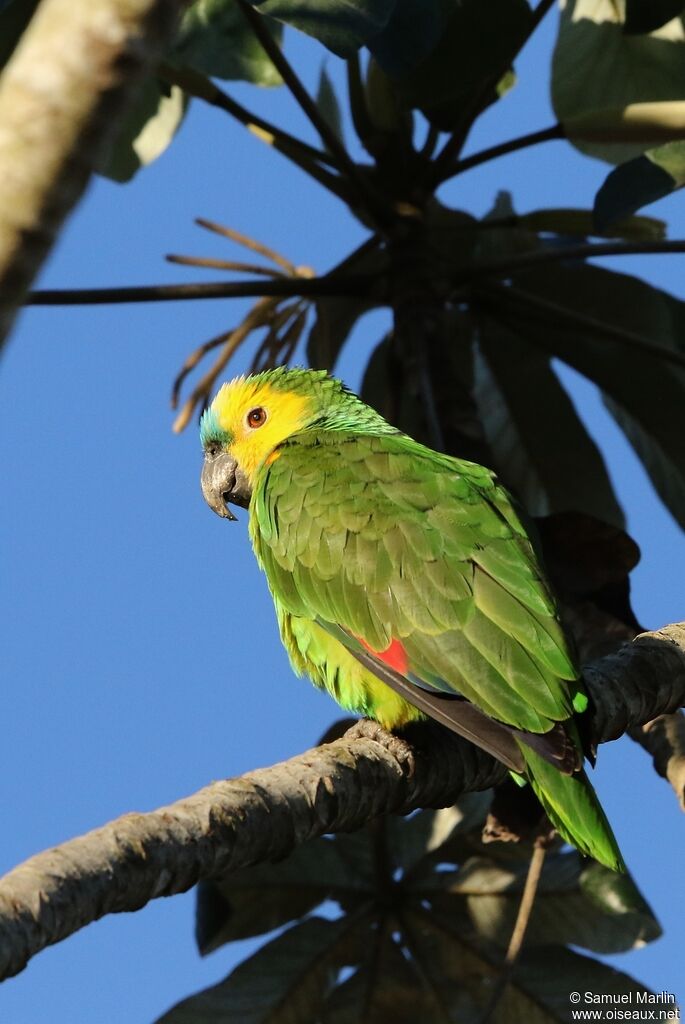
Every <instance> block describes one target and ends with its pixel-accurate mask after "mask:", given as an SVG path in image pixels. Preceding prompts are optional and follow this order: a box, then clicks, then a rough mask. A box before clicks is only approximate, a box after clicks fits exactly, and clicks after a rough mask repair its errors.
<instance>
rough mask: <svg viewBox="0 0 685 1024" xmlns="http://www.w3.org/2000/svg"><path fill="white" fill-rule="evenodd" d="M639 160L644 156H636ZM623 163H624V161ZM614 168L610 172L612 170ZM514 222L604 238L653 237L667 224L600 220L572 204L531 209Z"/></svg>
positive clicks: (630, 219) (635, 219) (558, 232)
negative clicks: (569, 205)
mask: <svg viewBox="0 0 685 1024" xmlns="http://www.w3.org/2000/svg"><path fill="white" fill-rule="evenodd" d="M638 159H639V160H641V159H643V158H642V157H638ZM624 166H625V165H624ZM615 173H616V171H611V172H610V175H609V176H610V177H611V174H615ZM517 223H518V224H520V225H521V227H523V228H529V229H530V230H532V231H541V232H544V233H547V232H549V233H551V234H555V235H566V236H569V235H577V236H578V237H580V238H585V237H587V236H588V235H596V234H600V235H602V236H604V237H605V238H625V239H626V240H628V241H635V242H637V241H643V240H644V241H654V242H657V241H659V240H660V239H662V238H665V237H666V224H665V222H664V221H663V220H658V219H657V218H656V217H630V216H627V215H626V216H625V219H622V216H619V217H615V218H612V220H611V223H608V224H604V223H602V224H599V223H598V222H597V217H596V214H595V213H593V211H592V210H580V209H575V208H573V207H556V208H551V209H546V210H531V211H530V213H522V214H519V215H518V216H517Z"/></svg>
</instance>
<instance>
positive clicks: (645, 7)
mask: <svg viewBox="0 0 685 1024" xmlns="http://www.w3.org/2000/svg"><path fill="white" fill-rule="evenodd" d="M625 3H626V13H625V21H624V24H623V31H624V32H625V34H626V35H641V34H642V33H643V32H653V31H654V29H657V28H661V26H662V25H665V24H666V23H667V22H669V21H671V20H672V19H673V18H676V17H677V16H678V15H679V14H681V13H682V10H683V7H684V6H685V4H683V0H625Z"/></svg>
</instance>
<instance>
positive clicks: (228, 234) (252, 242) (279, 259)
mask: <svg viewBox="0 0 685 1024" xmlns="http://www.w3.org/2000/svg"><path fill="white" fill-rule="evenodd" d="M195 223H196V224H198V225H199V226H200V227H201V228H206V230H207V231H213V232H214V234H215V235H222V236H223V237H224V238H230V240H231V241H232V242H236V243H237V244H238V245H242V246H244V247H245V248H246V249H249V250H250V251H251V252H257V253H259V255H260V256H263V257H264V258H265V259H267V260H271V262H272V263H275V264H276V265H277V266H279V267H283V269H284V270H285V272H286V274H291V275H294V274H295V272H296V267H295V264H294V263H291V261H290V260H289V259H288V258H287V256H281V254H280V252H277V251H276V249H272V248H271V247H270V246H268V245H264V243H263V242H258V241H257V239H256V238H250V236H249V235H243V234H242V233H241V232H240V231H236V230H235V228H227V227H225V226H224V225H223V224H217V222H216V221H214V220H207V219H206V218H205V217H196V218H195Z"/></svg>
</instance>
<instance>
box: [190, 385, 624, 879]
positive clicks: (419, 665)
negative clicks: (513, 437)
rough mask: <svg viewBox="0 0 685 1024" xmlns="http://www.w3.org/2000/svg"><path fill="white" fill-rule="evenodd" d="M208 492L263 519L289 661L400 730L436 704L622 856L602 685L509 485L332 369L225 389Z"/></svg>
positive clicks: (205, 476) (587, 843)
mask: <svg viewBox="0 0 685 1024" xmlns="http://www.w3.org/2000/svg"><path fill="white" fill-rule="evenodd" d="M201 438H202V444H203V447H204V452H205V461H204V466H203V470H202V491H203V494H204V497H205V500H206V501H207V503H208V504H209V506H210V507H211V508H212V509H213V510H214V511H215V512H216V513H217V514H218V515H220V516H223V517H224V518H227V519H235V516H234V515H233V514H232V513H231V512H230V510H229V509H228V507H227V506H228V504H229V503H232V504H235V505H239V506H242V507H244V508H249V532H250V538H251V540H252V544H253V547H254V551H255V554H256V556H257V560H258V562H259V565H260V566H261V568H262V569H263V571H264V572H265V574H266V578H267V581H268V584H269V588H270V590H271V594H272V596H273V599H274V604H275V606H276V615H277V617H278V624H279V628H280V633H281V638H282V640H283V643H284V645H285V647H286V649H287V651H288V654H289V656H290V660H291V662H292V665H293V668H294V669H295V671H296V672H297V673H298V674H299V675H302V674H304V675H307V676H309V678H310V679H311V680H312V681H313V682H314V684H315V685H316V686H318V687H321V688H323V689H325V690H327V691H328V693H330V694H331V696H332V697H333V698H334V699H335V700H336V701H337V702H338V703H339V704H340V705H341V706H342V707H343V708H344V709H345V710H347V711H351V712H354V713H356V714H360V715H365V716H367V717H369V718H373V719H375V720H377V721H378V722H380V724H381V725H383V726H384V727H385V728H387V729H390V730H397V729H401V728H402V726H404V725H406V724H407V723H409V722H411V721H413V720H416V719H419V718H422V717H424V716H425V715H428V716H430V717H432V718H434V719H435V720H436V721H438V722H441V723H442V724H444V725H446V726H448V727H449V728H451V729H452V730H454V731H455V732H457V733H459V734H460V735H462V736H466V737H467V738H468V739H469V740H471V741H472V742H474V743H475V744H477V745H478V746H480V747H482V748H483V749H485V750H487V751H489V752H490V753H492V754H493V755H494V756H495V757H497V758H499V760H500V761H502V762H503V763H504V764H505V765H506V766H507V767H508V768H509V769H510V771H511V772H512V773H513V774H514V777H515V778H517V779H518V780H523V779H526V780H528V782H530V784H531V786H532V787H533V790H534V792H535V794H536V795H537V797H538V799H539V800H540V803H541V804H542V806H543V807H544V809H545V811H546V812H547V814H548V816H549V818H550V820H551V821H552V823H553V824H554V826H555V827H556V828H557V830H558V831H559V833H560V834H561V835H562V836H563V838H564V839H566V840H567V841H568V842H570V843H572V844H573V845H574V846H575V847H577V849H578V850H580V851H581V852H582V853H584V854H588V855H590V856H592V857H594V858H596V859H597V860H598V861H600V862H601V863H602V864H605V865H606V866H608V867H609V868H612V869H614V870H616V871H621V870H624V865H623V860H622V857H621V854H620V852H619V849H618V846H617V843H616V840H615V838H614V836H613V833H612V831H611V828H610V826H609V823H608V821H607V819H606V817H605V815H604V812H603V811H602V808H601V806H600V804H599V801H598V800H597V797H596V795H595V792H594V790H593V788H592V786H591V784H590V782H589V780H588V778H587V776H586V774H585V772H584V771H583V749H582V745H581V740H580V736H579V732H578V726H577V722H576V718H577V716H579V715H582V713H583V712H584V711H585V709H586V708H587V704H588V698H587V696H586V694H585V692H584V690H583V685H582V682H581V680H580V678H579V673H578V670H577V667H576V665H575V664H574V661H573V657H572V655H571V653H570V650H569V646H568V644H567V641H566V639H565V637H564V632H563V630H562V627H561V624H560V622H559V614H558V610H557V607H556V604H555V601H554V598H553V596H552V594H551V592H550V589H549V586H548V584H547V582H546V581H545V577H544V574H543V571H542V568H541V565H540V561H539V559H538V556H537V554H536V552H535V549H534V547H533V545H532V543H531V541H530V539H529V538H528V536H527V534H526V530H525V528H524V526H523V524H522V522H521V518H520V516H519V514H518V512H517V511H516V508H515V505H514V503H513V500H512V498H511V497H510V495H509V494H508V493H507V491H506V490H505V489H504V488H503V487H502V486H501V485H500V484H499V483H498V481H497V479H496V477H495V475H494V473H493V472H492V471H491V470H489V469H486V468H485V467H483V466H479V465H476V464H475V463H472V462H466V461H464V460H462V459H456V458H452V457H451V456H448V455H443V454H440V453H439V452H435V451H432V450H431V449H430V448H427V447H426V446H425V445H423V444H419V443H418V442H417V441H414V440H413V439H412V438H411V437H408V436H407V435H406V434H403V433H402V432H401V431H399V430H397V429H396V428H395V427H392V426H391V425H390V424H389V423H387V422H386V421H385V420H384V419H383V418H382V416H380V415H379V414H378V413H377V412H376V411H375V410H374V409H372V408H371V407H370V406H368V405H366V404H365V403H364V402H362V401H361V400H360V399H359V398H357V396H356V395H354V394H353V393H352V392H350V391H349V390H348V389H347V388H346V387H345V386H344V385H343V384H342V383H341V382H340V381H338V380H336V379H334V378H332V377H330V376H328V374H327V373H325V372H324V371H320V370H305V369H287V368H284V367H279V368H278V369H275V370H269V371H266V372H264V373H260V374H256V375H254V376H249V377H238V378H236V379H235V380H233V381H230V382H229V383H227V384H224V385H223V386H222V387H221V389H220V390H219V392H218V394H217V395H216V397H215V399H214V401H213V402H212V404H211V406H210V407H209V408H208V409H207V411H206V412H205V414H204V416H203V418H202V424H201Z"/></svg>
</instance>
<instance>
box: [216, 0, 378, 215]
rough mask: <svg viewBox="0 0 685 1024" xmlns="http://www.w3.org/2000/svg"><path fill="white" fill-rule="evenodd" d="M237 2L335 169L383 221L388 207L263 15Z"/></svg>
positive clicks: (367, 207)
mask: <svg viewBox="0 0 685 1024" xmlns="http://www.w3.org/2000/svg"><path fill="white" fill-rule="evenodd" d="M236 2H237V5H238V7H239V8H240V10H241V11H242V14H243V16H244V18H245V20H246V21H247V23H248V24H249V26H250V28H251V29H252V31H253V32H254V34H255V36H256V38H257V40H258V41H259V43H260V44H261V46H262V47H263V49H264V51H265V52H266V54H267V55H268V57H269V59H270V60H271V62H272V63H273V65H274V67H275V68H276V70H277V71H278V73H279V74H280V76H281V78H282V79H283V81H284V82H285V84H286V85H287V86H288V88H289V89H290V92H291V93H292V95H293V96H294V98H295V99H296V100H297V102H298V103H299V105H300V107H301V108H302V110H303V111H304V113H305V114H306V115H307V117H308V118H309V120H310V121H311V123H312V125H313V127H314V128H315V129H316V131H317V132H318V134H319V137H320V138H321V141H322V142H323V144H324V145H325V146H326V148H327V149H328V151H329V152H330V153H331V155H332V157H333V159H334V160H335V163H336V165H337V167H338V170H339V171H340V172H341V174H343V175H344V177H346V178H347V179H348V181H349V182H350V183H351V184H353V185H354V186H355V188H356V190H357V193H358V195H359V198H360V199H361V201H362V204H363V206H364V207H365V209H366V210H367V212H368V213H369V214H370V215H371V216H372V217H373V218H374V219H375V220H377V221H378V222H379V224H383V223H385V222H386V220H387V218H388V211H387V209H384V204H383V202H382V197H381V196H380V195H378V194H377V193H375V192H374V191H373V190H372V189H371V187H370V185H369V183H368V181H367V180H366V178H365V177H364V176H363V174H362V173H361V171H360V169H359V167H357V165H356V164H355V162H354V161H353V160H352V158H351V157H350V155H349V153H348V152H347V150H346V149H345V147H344V145H343V144H342V142H341V141H340V139H339V138H338V136H337V135H336V134H335V132H334V131H333V129H332V128H331V126H330V125H329V124H328V122H327V121H326V119H325V118H324V117H323V116H322V115H321V112H320V110H319V108H318V107H317V105H316V103H315V102H314V100H313V99H312V98H311V96H310V95H309V93H308V92H307V90H306V89H305V87H304V85H303V84H302V82H301V80H300V78H299V76H298V75H297V73H296V72H295V70H294V68H293V67H292V65H291V64H290V62H289V61H288V59H287V58H286V56H285V54H284V53H283V51H282V50H281V48H280V46H279V45H278V43H277V42H276V40H275V39H274V38H273V36H272V35H271V33H270V32H269V30H268V28H267V26H266V23H265V22H264V19H263V16H262V15H261V14H259V13H258V12H257V11H256V10H255V9H254V7H252V6H251V5H250V4H249V3H247V0H236Z"/></svg>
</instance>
